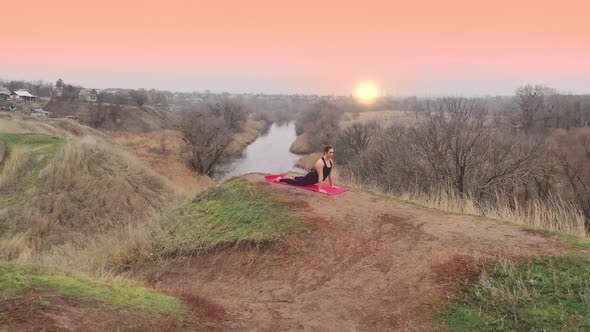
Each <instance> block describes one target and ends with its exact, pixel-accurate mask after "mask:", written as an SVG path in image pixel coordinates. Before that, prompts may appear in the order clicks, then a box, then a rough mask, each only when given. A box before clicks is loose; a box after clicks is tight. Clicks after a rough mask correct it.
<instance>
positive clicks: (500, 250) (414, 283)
mask: <svg viewBox="0 0 590 332" xmlns="http://www.w3.org/2000/svg"><path fill="white" fill-rule="evenodd" d="M246 178H247V179H249V180H250V181H252V182H254V183H256V185H257V186H259V187H260V188H263V189H264V190H268V191H272V192H274V193H275V194H276V195H286V196H289V197H295V198H297V199H299V200H301V202H300V204H298V209H300V210H302V211H303V212H304V213H305V214H306V215H307V217H309V218H310V219H311V220H313V222H314V224H315V225H316V226H317V229H316V231H314V232H313V233H312V234H311V235H308V236H307V237H305V238H304V239H302V240H291V241H287V242H286V243H285V244H284V245H283V246H282V247H281V248H274V249H265V250H251V251H238V250H234V251H225V252H220V253H217V254H212V255H207V256H205V257H199V258H192V259H188V260H185V261H182V262H181V261H176V262H172V263H170V265H169V266H167V267H165V269H162V267H152V268H149V267H148V268H147V269H146V268H145V267H144V269H143V270H142V271H141V272H138V274H140V275H139V277H142V278H145V279H146V280H148V282H150V283H151V284H152V285H154V286H156V287H158V288H163V289H167V290H170V291H174V292H180V293H184V294H198V296H200V297H203V298H205V299H207V300H208V301H210V302H211V308H217V309H218V310H209V311H208V315H210V318H211V319H212V321H216V322H218V325H212V326H211V327H213V326H217V327H220V328H222V329H224V330H232V329H235V330H268V331H270V330H272V331H278V330H279V331H280V330H299V329H305V330H318V331H319V330H321V331H375V330H379V331H387V330H394V331H424V330H434V329H435V328H436V327H435V326H434V325H433V324H434V323H433V320H432V318H431V317H430V315H429V313H428V312H427V309H420V305H421V304H423V303H424V301H426V300H427V299H429V298H431V296H432V294H437V293H438V292H439V290H440V288H441V282H442V281H441V280H442V279H441V277H442V278H443V279H444V275H445V274H446V273H448V274H452V273H456V272H457V271H456V270H457V268H459V270H461V269H462V268H463V264H465V262H469V261H471V260H472V259H479V258H484V259H485V258H495V257H498V256H502V255H504V256H511V257H512V256H520V255H539V254H549V253H558V252H562V251H563V250H564V249H568V248H571V247H570V246H569V245H567V244H564V243H562V242H561V241H560V240H559V239H557V238H556V237H553V236H547V235H544V234H537V233H536V232H530V231H525V230H523V229H520V228H517V227H514V226H511V225H507V224H501V223H498V222H494V221H490V220H487V219H484V218H478V217H469V216H457V215H449V214H446V213H443V212H439V211H435V210H428V209H423V208H419V207H415V206H412V205H410V204H405V203H401V202H398V201H395V200H392V199H389V198H386V197H383V196H377V195H372V194H368V193H364V192H355V191H351V192H347V193H344V194H341V195H338V196H334V197H329V196H324V195H319V194H317V193H313V192H310V191H306V190H298V189H295V188H290V187H284V186H279V185H274V184H269V183H265V182H263V181H262V175H259V174H253V175H248V176H246ZM443 281H444V280H443ZM221 308H223V309H221ZM189 329H190V327H189Z"/></svg>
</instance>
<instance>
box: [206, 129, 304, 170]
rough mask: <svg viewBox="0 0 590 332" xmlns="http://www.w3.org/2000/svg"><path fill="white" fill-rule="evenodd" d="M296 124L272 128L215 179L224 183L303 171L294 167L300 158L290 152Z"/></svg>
mask: <svg viewBox="0 0 590 332" xmlns="http://www.w3.org/2000/svg"><path fill="white" fill-rule="evenodd" d="M295 138H296V135H295V123H294V122H291V123H288V124H286V125H282V126H279V125H276V124H273V125H272V126H270V128H269V130H268V133H266V134H265V135H260V136H259V137H258V139H256V141H254V142H253V143H252V144H250V145H249V146H248V147H247V148H246V150H245V151H244V153H243V157H242V158H239V159H236V160H234V161H233V162H232V163H231V164H229V165H227V166H226V167H225V169H224V170H223V172H222V173H220V174H217V175H216V176H215V179H216V180H217V181H223V180H225V179H228V178H230V177H233V176H237V175H242V174H247V173H253V172H259V173H269V174H278V173H285V172H288V171H291V170H294V171H301V170H300V169H298V168H296V167H295V166H294V164H295V162H296V161H297V160H298V159H299V157H300V156H298V155H296V154H294V153H291V152H289V148H290V147H291V143H293V141H294V140H295Z"/></svg>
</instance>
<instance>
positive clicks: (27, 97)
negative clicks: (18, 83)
mask: <svg viewBox="0 0 590 332" xmlns="http://www.w3.org/2000/svg"><path fill="white" fill-rule="evenodd" d="M11 97H12V98H14V99H16V100H18V101H24V102H28V101H35V100H37V97H36V96H33V95H32V94H31V93H30V92H29V91H27V90H16V91H14V92H12V94H11Z"/></svg>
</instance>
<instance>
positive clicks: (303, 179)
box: [279, 170, 325, 187]
mask: <svg viewBox="0 0 590 332" xmlns="http://www.w3.org/2000/svg"><path fill="white" fill-rule="evenodd" d="M318 178H319V177H318V172H317V171H315V170H313V171H311V172H309V173H307V175H305V176H296V177H295V179H290V178H286V179H280V180H279V181H280V182H285V183H288V184H291V185H294V186H302V187H305V186H310V185H312V184H316V183H318V181H319V180H318ZM324 180H325V178H324Z"/></svg>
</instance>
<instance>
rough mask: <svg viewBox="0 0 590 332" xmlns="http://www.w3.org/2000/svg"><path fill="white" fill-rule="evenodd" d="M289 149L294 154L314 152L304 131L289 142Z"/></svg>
mask: <svg viewBox="0 0 590 332" xmlns="http://www.w3.org/2000/svg"><path fill="white" fill-rule="evenodd" d="M289 151H291V152H292V153H296V154H307V153H312V152H314V150H313V148H312V147H311V146H310V143H309V140H308V138H307V134H305V133H303V134H301V135H299V136H297V138H296V139H295V140H294V141H293V143H292V144H291V147H290V148H289Z"/></svg>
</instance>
